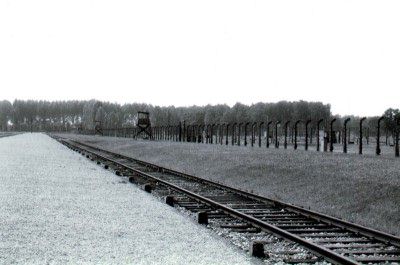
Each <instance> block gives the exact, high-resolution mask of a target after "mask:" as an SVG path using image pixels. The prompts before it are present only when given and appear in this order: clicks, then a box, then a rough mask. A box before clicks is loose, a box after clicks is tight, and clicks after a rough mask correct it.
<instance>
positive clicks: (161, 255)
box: [0, 134, 258, 264]
mask: <svg viewBox="0 0 400 265" xmlns="http://www.w3.org/2000/svg"><path fill="white" fill-rule="evenodd" d="M0 172H1V173H0V174H1V175H0V176H1V180H0V216H1V217H0V222H1V223H0V237H1V241H0V264H13V263H18V264H60V263H64V264H65V263H69V264H76V263H80V264H82V263H84V264H254V263H258V262H257V261H255V260H254V259H252V258H250V257H249V256H248V255H246V254H245V253H244V252H241V251H239V250H238V249H236V248H235V247H233V246H232V245H230V244H229V243H228V242H226V241H225V240H223V239H221V238H219V237H217V236H216V235H214V234H212V233H210V231H209V230H207V229H206V228H204V227H202V226H200V225H198V224H196V223H195V222H194V221H193V220H191V219H189V218H188V217H186V216H184V215H182V214H180V213H179V212H177V211H176V210H174V209H172V208H171V207H169V206H167V205H165V204H163V203H162V202H160V201H159V200H157V199H156V198H155V197H153V196H152V195H149V194H146V193H145V192H143V191H142V190H140V189H139V188H137V187H136V186H134V185H131V184H129V183H126V181H123V179H122V178H119V177H117V176H115V175H114V174H112V173H111V172H108V171H106V170H104V169H102V168H100V167H98V166H97V165H96V164H94V163H91V162H90V161H89V160H87V159H86V158H84V157H82V156H80V155H79V154H78V153H75V152H72V151H71V150H69V149H67V148H66V147H64V146H62V145H61V144H59V143H57V142H56V141H55V140H53V139H51V138H50V137H48V136H46V135H43V134H23V135H17V136H13V137H7V138H1V139H0Z"/></svg>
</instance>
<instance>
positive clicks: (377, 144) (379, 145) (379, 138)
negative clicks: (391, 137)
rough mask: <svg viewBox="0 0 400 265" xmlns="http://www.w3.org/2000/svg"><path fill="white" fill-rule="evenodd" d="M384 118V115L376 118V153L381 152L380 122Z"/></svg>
mask: <svg viewBox="0 0 400 265" xmlns="http://www.w3.org/2000/svg"><path fill="white" fill-rule="evenodd" d="M384 118H385V117H380V118H379V119H378V127H377V132H376V150H375V153H376V155H380V154H381V122H382V120H383V119H384Z"/></svg>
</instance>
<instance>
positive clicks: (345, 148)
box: [343, 118, 350, 153]
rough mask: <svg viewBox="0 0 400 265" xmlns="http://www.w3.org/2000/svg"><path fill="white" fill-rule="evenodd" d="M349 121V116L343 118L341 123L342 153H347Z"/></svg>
mask: <svg viewBox="0 0 400 265" xmlns="http://www.w3.org/2000/svg"><path fill="white" fill-rule="evenodd" d="M349 121H350V118H347V119H345V120H344V124H343V153H347V123H348V122H349Z"/></svg>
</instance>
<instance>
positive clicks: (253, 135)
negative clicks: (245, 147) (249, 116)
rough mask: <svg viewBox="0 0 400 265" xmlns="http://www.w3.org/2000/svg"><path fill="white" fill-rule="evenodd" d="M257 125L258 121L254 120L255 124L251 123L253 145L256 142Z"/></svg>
mask: <svg viewBox="0 0 400 265" xmlns="http://www.w3.org/2000/svg"><path fill="white" fill-rule="evenodd" d="M256 126H257V122H253V124H252V125H251V147H253V146H254V143H255V142H256V130H255V128H256Z"/></svg>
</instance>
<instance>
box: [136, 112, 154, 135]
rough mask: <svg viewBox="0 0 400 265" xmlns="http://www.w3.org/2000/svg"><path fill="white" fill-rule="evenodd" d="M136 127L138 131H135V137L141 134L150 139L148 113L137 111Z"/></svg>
mask: <svg viewBox="0 0 400 265" xmlns="http://www.w3.org/2000/svg"><path fill="white" fill-rule="evenodd" d="M137 127H138V131H137V133H136V137H137V136H140V135H143V136H144V138H148V139H151V123H150V113H148V112H144V111H138V121H137Z"/></svg>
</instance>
